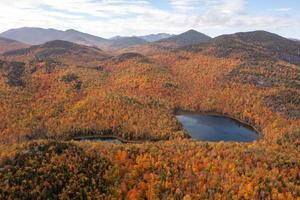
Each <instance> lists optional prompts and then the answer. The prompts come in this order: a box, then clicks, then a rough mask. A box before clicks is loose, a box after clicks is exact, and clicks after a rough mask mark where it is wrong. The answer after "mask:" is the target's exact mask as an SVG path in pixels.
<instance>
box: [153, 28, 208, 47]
mask: <svg viewBox="0 0 300 200" xmlns="http://www.w3.org/2000/svg"><path fill="white" fill-rule="evenodd" d="M210 40H211V37H209V36H207V35H205V34H203V33H200V32H198V31H196V30H193V29H191V30H188V31H186V32H184V33H181V34H179V35H175V36H173V37H170V38H167V39H162V40H159V41H158V42H159V43H173V44H174V45H175V46H188V45H194V44H200V43H206V42H208V41H210Z"/></svg>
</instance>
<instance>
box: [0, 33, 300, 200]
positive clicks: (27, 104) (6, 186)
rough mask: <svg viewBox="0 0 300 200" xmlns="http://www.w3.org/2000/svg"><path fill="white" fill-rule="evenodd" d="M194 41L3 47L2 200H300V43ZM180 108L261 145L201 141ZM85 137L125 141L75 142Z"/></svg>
mask: <svg viewBox="0 0 300 200" xmlns="http://www.w3.org/2000/svg"><path fill="white" fill-rule="evenodd" d="M189 34H195V33H194V32H192V31H190V32H188V35H189ZM184 36H185V37H186V35H184ZM185 37H182V38H183V39H184V40H183V39H182V38H180V39H181V40H180V39H178V38H176V40H171V39H169V40H163V41H158V42H152V43H142V44H135V45H127V46H126V47H124V46H122V47H118V48H117V47H116V45H117V44H116V43H114V46H113V45H112V44H110V46H109V45H108V44H105V46H103V47H102V46H101V47H102V48H101V47H99V46H98V47H95V46H90V45H83V44H78V43H74V42H70V41H63V40H55V41H49V42H46V43H43V44H38V45H30V46H25V47H24V46H23V45H22V46H21V47H20V48H15V46H13V47H14V49H13V50H12V49H11V46H10V48H9V49H8V50H7V51H3V52H2V54H1V55H0V113H1V114H0V122H1V123H0V199H184V200H189V199H299V198H300V153H299V152H300V43H299V42H297V41H292V40H289V39H286V38H284V37H281V36H279V35H276V34H273V33H269V32H265V31H254V32H245V33H236V34H231V35H222V36H219V37H216V38H212V39H209V38H206V40H205V41H204V40H203V41H201V42H198V43H194V42H192V43H186V42H187V39H186V38H185ZM122 44H123V43H122ZM14 45H16V44H15V43H14ZM178 111H189V112H197V113H215V114H218V115H222V116H228V117H231V118H234V119H237V120H239V121H241V122H244V123H246V124H249V125H250V126H251V127H253V129H255V130H256V131H257V132H258V134H259V135H258V140H256V141H254V142H249V143H243V142H224V141H220V142H208V141H197V140H193V139H191V138H190V135H189V133H188V132H187V131H186V130H185V129H184V128H183V126H182V124H181V123H180V122H179V121H178V120H177V118H176V117H175V114H176V112H178ZM86 136H99V137H100V138H101V137H103V136H112V137H115V138H119V139H120V140H121V141H126V142H124V143H122V144H115V143H111V142H105V141H89V140H87V141H75V140H74V139H75V138H76V137H86Z"/></svg>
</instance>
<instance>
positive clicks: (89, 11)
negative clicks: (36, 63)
mask: <svg viewBox="0 0 300 200" xmlns="http://www.w3.org/2000/svg"><path fill="white" fill-rule="evenodd" d="M166 1H168V2H169V4H170V6H171V9H164V10H163V9H159V8H157V7H155V5H153V4H152V3H151V2H150V1H149V0H63V1H61V0H39V1H36V0H20V1H19V0H18V1H16V0H0V19H1V23H0V31H5V30H7V29H9V28H17V27H22V26H36V27H43V28H58V29H69V28H73V29H77V30H79V31H84V32H88V33H91V34H96V35H99V36H104V37H111V36H112V35H119V34H121V35H140V34H147V33H155V32H169V33H179V32H183V31H185V30H187V29H190V28H194V29H197V30H199V31H204V32H205V31H206V32H208V33H210V34H211V35H212V36H214V35H216V33H214V30H218V32H220V30H222V29H223V30H224V32H226V30H231V29H241V30H244V29H247V30H248V29H250V30H251V29H267V30H279V29H286V27H288V26H294V27H299V26H300V20H299V19H298V18H296V17H289V16H284V17H281V16H276V15H271V14H272V13H270V14H269V15H249V14H246V12H245V11H246V10H247V8H246V7H247V5H246V3H247V2H246V0H166ZM280 10H281V11H284V10H286V11H287V10H288V8H281V9H280ZM299 32H300V30H299ZM299 37H300V36H299Z"/></svg>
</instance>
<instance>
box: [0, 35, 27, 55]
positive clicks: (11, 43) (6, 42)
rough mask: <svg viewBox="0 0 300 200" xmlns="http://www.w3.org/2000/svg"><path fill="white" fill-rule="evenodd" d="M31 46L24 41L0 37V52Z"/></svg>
mask: <svg viewBox="0 0 300 200" xmlns="http://www.w3.org/2000/svg"><path fill="white" fill-rule="evenodd" d="M29 46H30V45H28V44H24V43H22V42H18V41H15V40H11V39H7V38H2V37H0V53H3V52H6V51H12V50H17V49H23V48H26V47H29Z"/></svg>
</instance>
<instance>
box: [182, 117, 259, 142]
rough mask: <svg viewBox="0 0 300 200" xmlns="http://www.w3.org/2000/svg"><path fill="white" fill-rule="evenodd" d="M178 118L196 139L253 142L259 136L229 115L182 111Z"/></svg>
mask: <svg viewBox="0 0 300 200" xmlns="http://www.w3.org/2000/svg"><path fill="white" fill-rule="evenodd" d="M176 118H177V119H178V120H179V121H180V122H181V124H182V125H183V128H184V129H185V130H186V131H187V132H188V134H189V135H190V136H191V137H192V139H195V140H201V141H212V142H219V141H237V142H252V141H254V140H257V138H258V134H257V132H256V131H254V129H253V128H251V127H249V126H248V125H246V124H242V123H241V122H238V121H237V120H234V119H231V118H228V117H223V116H214V115H204V114H195V113H182V114H178V115H176Z"/></svg>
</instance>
